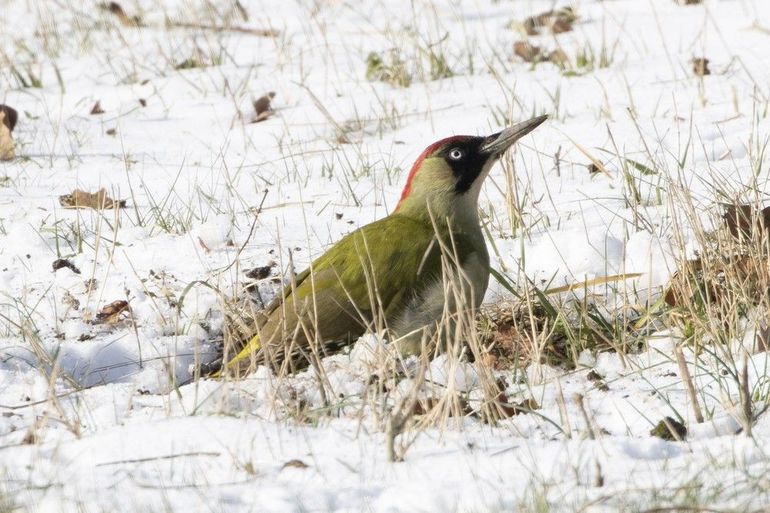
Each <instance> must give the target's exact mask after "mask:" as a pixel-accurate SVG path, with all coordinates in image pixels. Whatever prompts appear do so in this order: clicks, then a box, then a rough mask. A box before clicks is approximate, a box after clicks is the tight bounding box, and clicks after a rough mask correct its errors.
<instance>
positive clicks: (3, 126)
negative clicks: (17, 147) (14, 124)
mask: <svg viewBox="0 0 770 513" xmlns="http://www.w3.org/2000/svg"><path fill="white" fill-rule="evenodd" d="M9 125H10V121H6V112H5V111H4V110H1V109H0V160H13V158H14V157H16V152H15V151H14V148H13V137H11V129H10V128H8V127H9Z"/></svg>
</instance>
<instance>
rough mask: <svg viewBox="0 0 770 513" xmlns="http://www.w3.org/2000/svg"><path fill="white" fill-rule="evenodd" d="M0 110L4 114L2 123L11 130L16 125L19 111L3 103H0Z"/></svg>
mask: <svg viewBox="0 0 770 513" xmlns="http://www.w3.org/2000/svg"><path fill="white" fill-rule="evenodd" d="M0 112H2V113H3V114H5V117H4V118H3V124H4V125H5V126H7V127H8V131H10V132H13V129H14V128H15V127H16V121H17V120H18V119H19V113H18V112H16V109H14V108H13V107H9V106H8V105H3V104H0Z"/></svg>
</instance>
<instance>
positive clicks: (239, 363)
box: [209, 335, 262, 378]
mask: <svg viewBox="0 0 770 513" xmlns="http://www.w3.org/2000/svg"><path fill="white" fill-rule="evenodd" d="M261 348H262V342H261V341H260V338H259V335H254V336H253V337H251V340H249V342H248V343H247V344H246V345H245V346H243V349H241V350H240V351H239V352H238V354H236V355H235V356H234V357H233V358H232V359H230V361H228V362H227V363H224V362H222V366H221V367H220V368H219V369H218V370H217V371H216V372H213V373H211V374H209V376H210V377H212V378H222V377H224V376H225V375H235V376H242V375H245V374H246V373H247V372H248V370H249V368H250V367H251V366H252V363H253V358H254V354H255V353H256V352H257V351H259V350H260V349H261Z"/></svg>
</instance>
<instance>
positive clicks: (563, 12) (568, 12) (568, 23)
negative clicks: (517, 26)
mask: <svg viewBox="0 0 770 513" xmlns="http://www.w3.org/2000/svg"><path fill="white" fill-rule="evenodd" d="M576 20H577V15H576V14H575V11H573V10H572V8H571V7H564V8H563V9H554V10H550V11H545V12H542V13H540V14H538V15H536V16H530V17H529V18H527V19H525V20H524V22H523V23H522V26H523V28H524V30H525V31H526V32H527V34H529V35H530V36H534V35H537V34H539V33H540V29H541V28H546V27H547V28H550V29H551V32H552V33H554V34H561V33H563V32H569V31H570V30H572V24H573V23H574V22H575V21H576Z"/></svg>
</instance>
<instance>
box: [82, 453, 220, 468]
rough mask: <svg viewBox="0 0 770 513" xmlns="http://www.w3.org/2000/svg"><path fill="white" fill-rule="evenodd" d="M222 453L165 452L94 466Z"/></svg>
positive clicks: (215, 455) (100, 465) (214, 455)
mask: <svg viewBox="0 0 770 513" xmlns="http://www.w3.org/2000/svg"><path fill="white" fill-rule="evenodd" d="M221 454H222V453H219V452H204V451H198V452H183V453H179V454H165V455H163V456H151V457H148V458H135V459H130V460H117V461H105V462H104V463H97V464H96V465H95V466H97V467H106V466H108V465H123V464H126V463H145V462H148V461H158V460H172V459H174V458H184V457H186V456H212V457H217V456H220V455H221Z"/></svg>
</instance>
